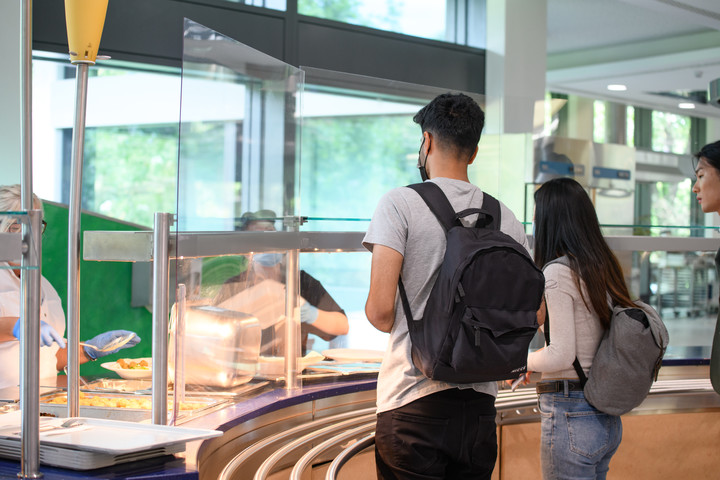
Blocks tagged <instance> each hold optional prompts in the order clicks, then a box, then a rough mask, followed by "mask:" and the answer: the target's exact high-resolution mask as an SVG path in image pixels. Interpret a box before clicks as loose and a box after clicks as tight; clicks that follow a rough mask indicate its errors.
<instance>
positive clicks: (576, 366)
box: [543, 256, 587, 388]
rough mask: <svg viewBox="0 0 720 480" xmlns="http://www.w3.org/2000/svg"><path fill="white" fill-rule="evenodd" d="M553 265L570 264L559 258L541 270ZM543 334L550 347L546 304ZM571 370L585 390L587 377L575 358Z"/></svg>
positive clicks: (565, 259)
mask: <svg viewBox="0 0 720 480" xmlns="http://www.w3.org/2000/svg"><path fill="white" fill-rule="evenodd" d="M553 263H559V264H561V265H565V266H566V267H570V262H568V260H567V257H564V256H563V257H559V258H556V259H555V260H551V261H549V262H548V263H546V264H545V266H544V267H543V270H545V269H546V268H547V266H548V265H551V264H553ZM543 333H545V343H546V344H547V345H550V309H549V308H548V307H547V302H546V303H545V325H544V327H543ZM572 365H573V368H574V369H575V373H577V376H578V378H579V379H580V386H582V387H583V388H585V384H586V383H587V376H586V375H585V372H584V371H583V369H582V365H580V360H578V358H577V357H575V360H573V364H572Z"/></svg>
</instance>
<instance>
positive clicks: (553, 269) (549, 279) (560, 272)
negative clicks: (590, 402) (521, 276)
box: [528, 263, 604, 380]
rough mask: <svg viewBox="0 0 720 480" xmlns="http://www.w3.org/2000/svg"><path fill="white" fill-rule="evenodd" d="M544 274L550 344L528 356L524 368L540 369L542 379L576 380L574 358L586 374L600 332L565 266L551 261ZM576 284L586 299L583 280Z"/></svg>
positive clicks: (569, 271)
mask: <svg viewBox="0 0 720 480" xmlns="http://www.w3.org/2000/svg"><path fill="white" fill-rule="evenodd" d="M544 274H545V299H546V300H547V308H548V313H549V316H550V345H549V346H546V347H545V348H543V349H542V350H538V351H536V352H531V353H530V354H529V355H528V370H530V371H532V372H542V378H543V379H572V380H577V378H578V376H577V373H576V372H575V369H574V368H573V365H572V364H573V361H574V360H575V357H576V356H577V358H578V360H579V361H580V366H581V367H582V368H583V370H584V371H585V375H587V373H588V372H589V371H590V366H591V365H592V361H593V358H594V357H595V353H596V352H597V349H598V346H599V345H600V341H601V340H602V337H603V333H604V331H603V328H602V325H601V324H600V319H599V318H598V316H597V315H596V314H595V312H594V311H593V310H588V308H587V307H586V306H585V302H583V297H582V296H581V295H580V291H579V290H578V288H577V284H576V283H575V279H574V278H573V273H572V270H570V268H569V267H567V266H566V265H562V264H559V263H554V264H552V265H549V266H547V267H546V268H545V271H544ZM580 284H581V286H582V289H583V291H584V292H585V293H586V295H585V298H588V297H587V292H586V291H585V288H586V287H585V282H583V281H582V280H580ZM541 328H544V327H541Z"/></svg>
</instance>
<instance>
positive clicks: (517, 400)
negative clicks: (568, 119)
mask: <svg viewBox="0 0 720 480" xmlns="http://www.w3.org/2000/svg"><path fill="white" fill-rule="evenodd" d="M694 393H712V394H713V399H715V397H717V395H715V392H714V390H713V388H712V385H711V384H710V380H709V379H706V378H699V379H682V380H658V381H657V382H655V383H653V385H652V387H651V388H650V393H649V395H648V398H649V399H650V400H652V399H653V398H654V397H661V396H663V395H668V394H694ZM716 403H717V404H718V406H720V397H719V398H718V399H716ZM536 405H537V393H535V388H530V387H525V388H520V389H518V390H517V391H515V392H511V391H509V390H501V391H500V392H499V394H498V397H497V400H496V402H495V407H496V409H497V412H498V414H501V415H502V414H505V413H508V412H510V411H512V410H516V411H517V410H518V409H521V408H527V407H535V406H536ZM639 409H640V408H639ZM533 411H534V413H537V412H536V411H535V408H534V409H533ZM518 413H519V412H518ZM374 443H375V432H373V433H371V434H370V435H368V436H366V437H365V438H363V439H361V440H358V441H357V442H355V443H354V444H353V445H351V446H350V447H348V448H346V449H345V450H343V451H342V452H341V453H340V454H339V455H338V456H337V457H335V459H334V460H333V461H332V463H331V464H330V467H329V468H328V471H327V472H326V475H325V480H337V477H338V475H339V474H340V469H341V468H342V467H343V466H344V465H345V464H346V463H347V462H348V461H349V460H350V459H351V458H352V457H353V456H354V455H356V454H358V453H359V452H361V451H363V450H365V449H366V448H368V447H369V446H371V445H373V444H374ZM298 478H299V477H298Z"/></svg>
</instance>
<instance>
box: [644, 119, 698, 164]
mask: <svg viewBox="0 0 720 480" xmlns="http://www.w3.org/2000/svg"><path fill="white" fill-rule="evenodd" d="M652 149H653V150H655V151H656V152H669V153H678V154H681V155H684V154H687V153H690V117H687V116H684V115H676V114H674V113H667V112H659V111H653V112H652Z"/></svg>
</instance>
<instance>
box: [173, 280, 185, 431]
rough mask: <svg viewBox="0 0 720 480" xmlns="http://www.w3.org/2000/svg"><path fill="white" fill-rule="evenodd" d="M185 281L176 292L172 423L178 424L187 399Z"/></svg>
mask: <svg viewBox="0 0 720 480" xmlns="http://www.w3.org/2000/svg"><path fill="white" fill-rule="evenodd" d="M186 292H187V289H186V288H185V284H184V283H180V284H178V286H177V289H176V292H175V299H176V300H175V359H174V361H175V378H174V379H173V409H172V419H171V420H170V423H169V424H170V425H177V420H178V416H179V415H178V414H179V413H180V404H181V403H182V402H184V401H185V305H186V303H185V297H186V295H187V293H186Z"/></svg>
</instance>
